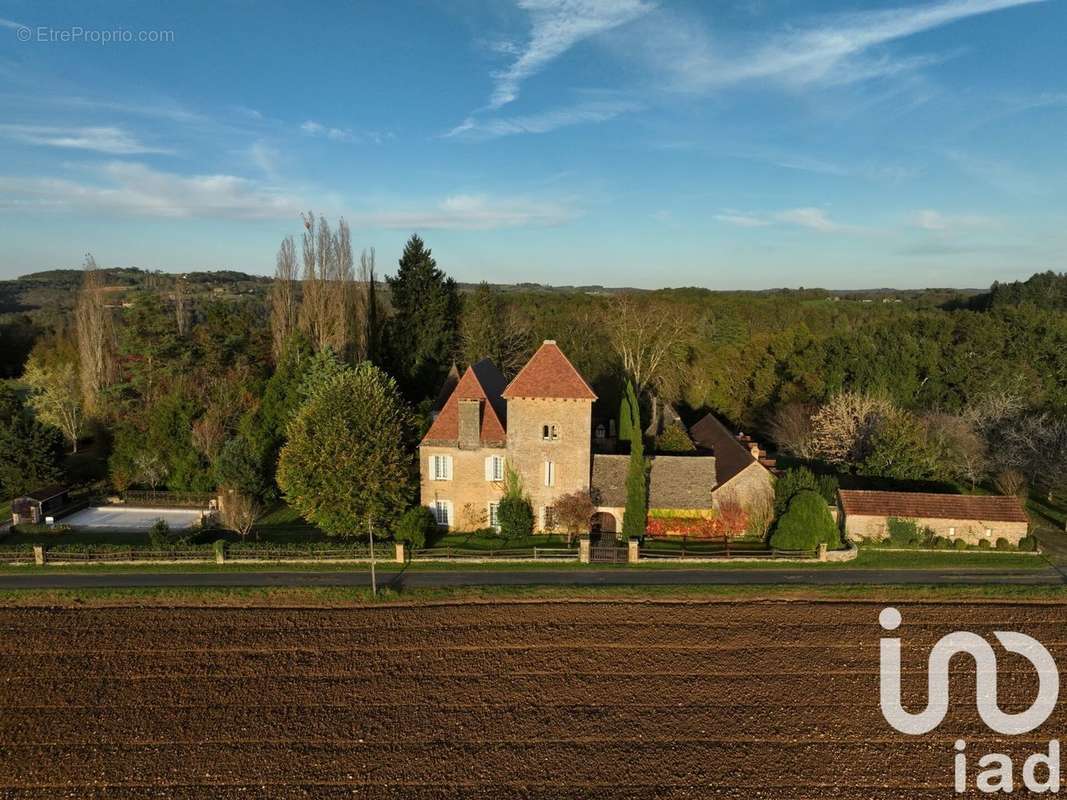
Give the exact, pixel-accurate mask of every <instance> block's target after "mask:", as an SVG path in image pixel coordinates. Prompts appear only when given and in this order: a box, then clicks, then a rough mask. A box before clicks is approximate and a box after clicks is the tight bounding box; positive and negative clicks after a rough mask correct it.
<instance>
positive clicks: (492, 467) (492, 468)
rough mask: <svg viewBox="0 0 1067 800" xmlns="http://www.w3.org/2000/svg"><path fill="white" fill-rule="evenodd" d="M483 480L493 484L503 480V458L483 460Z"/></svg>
mask: <svg viewBox="0 0 1067 800" xmlns="http://www.w3.org/2000/svg"><path fill="white" fill-rule="evenodd" d="M485 479H486V480H487V481H493V482H494V483H499V482H500V481H502V480H504V456H489V457H487V458H486V459H485Z"/></svg>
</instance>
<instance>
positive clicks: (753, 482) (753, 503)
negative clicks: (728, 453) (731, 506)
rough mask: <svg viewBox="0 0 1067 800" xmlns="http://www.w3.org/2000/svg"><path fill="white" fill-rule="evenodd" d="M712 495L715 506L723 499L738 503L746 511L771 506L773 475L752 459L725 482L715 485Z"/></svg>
mask: <svg viewBox="0 0 1067 800" xmlns="http://www.w3.org/2000/svg"><path fill="white" fill-rule="evenodd" d="M713 496H714V498H715V507H716V508H718V507H719V505H720V504H721V503H722V502H723V501H731V502H735V503H739V504H740V505H741V507H742V508H744V509H746V510H748V511H752V510H753V509H756V508H765V507H768V506H769V507H772V508H773V506H774V477H773V476H772V475H771V473H770V471H769V470H768V469H767V468H766V467H764V466H763V465H762V464H760V463H759V462H758V461H753V462H752V463H751V464H749V465H748V466H747V467H745V468H744V469H742V470H741V471H740V472H739V473H737V474H736V475H734V477H732V478H731V479H730V480H728V481H727V482H726V483H724V484H721V485H719V486H716V487H715V491H714V492H713Z"/></svg>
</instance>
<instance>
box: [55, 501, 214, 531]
mask: <svg viewBox="0 0 1067 800" xmlns="http://www.w3.org/2000/svg"><path fill="white" fill-rule="evenodd" d="M200 514H201V512H200V511H197V510H196V509H193V508H131V507H129V506H100V507H94V508H85V509H82V510H81V511H78V512H75V513H74V514H71V515H70V516H69V517H63V518H62V519H59V520H56V521H57V522H59V523H61V524H63V525H70V526H72V527H75V528H127V529H130V530H139V531H146V530H148V529H149V528H151V527H152V526H153V525H154V524H155V522H156V520H158V519H163V520H166V521H167V525H169V526H170V528H171V530H178V529H181V528H188V527H191V526H192V525H194V524H195V523H197V522H199V520H200Z"/></svg>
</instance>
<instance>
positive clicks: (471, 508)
mask: <svg viewBox="0 0 1067 800" xmlns="http://www.w3.org/2000/svg"><path fill="white" fill-rule="evenodd" d="M596 399H597V396H596V394H595V393H594V392H593V390H592V389H591V388H590V386H589V384H588V383H586V381H585V379H584V378H583V377H582V376H581V374H579V372H578V370H576V369H575V368H574V366H573V365H572V364H571V362H570V361H569V360H568V359H567V357H566V356H565V355H564V354H563V351H562V350H560V348H559V347H558V346H557V345H556V343H555V342H554V341H545V342H544V344H542V345H541V347H540V348H539V349H538V350H537V352H536V353H534V355H533V356H532V357H531V358H530V360H529V361H528V362H527V363H526V365H525V366H524V367H523V368H522V369H521V370H520V371H519V373H518V374H517V375H516V376H515V379H514V380H512V381H511V383H507V382H506V380H505V378H504V376H503V375H501V373H500V371H499V370H498V369H497V368H496V367H495V366H494V365H493V364H492V362H490V361H489V360H487V359H486V360H482V361H480V362H478V363H477V364H474V365H473V366H471V367H469V368H468V369H467V370H466V372H464V373H463V375H462V377H460V376H459V374H458V372H456V371H453V373H452V374H451V375H450V376H449V379H448V380H447V381H446V383H445V386H444V387H443V389H442V391H441V394H440V396H439V398H438V402H437V403H436V404H435V417H434V420H433V423H432V424H431V426H430V429H429V430H428V431H427V432H426V435H425V436H424V437H423V439H422V442H421V444H420V446H419V468H420V473H421V480H420V486H421V497H422V504H423V505H425V506H427V507H429V508H430V509H431V510H432V511H433V513H434V516H435V517H436V518H437V522H438V524H439V525H441V526H442V527H448V528H450V529H459V530H474V529H477V528H482V527H486V526H495V525H496V512H497V507H498V503H499V500H500V497H501V495H502V494H503V480H504V474H505V465H510V467H511V468H512V469H514V470H515V471H516V472H518V474H519V475H520V476H521V478H522V483H523V488H524V490H525V492H526V494H527V495H528V496H529V499H530V503H531V505H532V506H533V509H534V527H535V528H536V529H537V530H538V531H552V530H555V529H556V523H555V519H554V512H553V505H554V503H555V502H556V500H557V498H559V497H561V496H563V495H566V494H570V493H572V492H575V491H579V490H586V491H589V492H590V494H591V495H592V497H593V502H594V504H595V506H596V513H595V515H594V517H593V519H592V520H591V521H590V522H591V527H592V529H593V530H600V531H604V532H613V531H617V530H621V527H622V518H623V513H624V509H625V505H626V488H625V487H626V468H627V462H628V460H629V457H628V456H626V455H619V454H617V453H615V420H614V419H608V420H607V421H606V422H604V423H600V422H597V423H596V424H594V418H593V404H594V402H595V401H596ZM688 432H689V435H690V438H691V439H692V440H693V442H694V443H695V445H696V448H697V449H696V450H695V451H694V453H693V454H686V455H670V456H666V455H657V456H653V457H652V458H651V472H650V475H649V498H648V499H649V503H648V505H649V510H650V512H655V511H659V510H662V511H674V512H685V513H689V514H700V513H707V512H710V511H711V510H712V509H714V508H716V507H717V506H718V504H719V503H720V502H721V501H723V500H725V499H726V498H730V499H731V500H734V501H736V502H739V503H741V504H742V505H749V504H751V503H754V502H757V501H760V502H766V501H768V500H769V498H770V497H772V496H773V484H772V477H771V473H770V471H769V469H768V466H769V462H767V461H766V460H765V459H764V458H763V456H764V455H765V454H763V453H762V452H761V451H760V450H759V448H758V446H757V445H756V444H755V443H753V442H750V441H749V440H747V439H745V438H744V437H737V436H734V435H733V434H731V433H730V432H729V431H728V430H727V429H726V428H725V427H724V426H723V425H722V423H720V422H719V421H718V420H717V419H715V417H713V416H711V415H710V414H709V415H708V416H706V417H705V418H704V419H702V420H700V421H699V422H698V423H697V424H696V425H694V426H693V427H692V428H690V429H689V431H688Z"/></svg>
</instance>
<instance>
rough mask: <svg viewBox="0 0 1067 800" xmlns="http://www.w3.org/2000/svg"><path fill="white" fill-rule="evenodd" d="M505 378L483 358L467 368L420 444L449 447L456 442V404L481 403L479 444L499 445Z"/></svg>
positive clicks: (504, 437)
mask: <svg viewBox="0 0 1067 800" xmlns="http://www.w3.org/2000/svg"><path fill="white" fill-rule="evenodd" d="M504 383H505V381H504V376H503V375H501V374H500V371H499V370H498V369H497V368H496V367H495V366H493V362H492V361H490V360H489V359H487V358H483V359H482V360H481V361H479V362H478V363H477V364H475V365H473V366H471V367H468V368H467V371H466V372H464V373H463V377H462V378H460V379H459V383H458V384H456V388H455V389H453V391H452V394H450V395H449V396H448V400H447V401H446V402H445V404H444V407H443V408H442V409H441V411H440V413H438V415H437V416H436V417H435V418H434V421H433V424H432V425H430V429H429V430H428V431H426V435H425V436H424V437H423V438H422V442H423V444H430V443H437V442H440V443H442V444H451V443H453V442H456V441H458V440H459V401H460V400H481V401H483V406H482V429H481V440H482V444H485V445H502V444H504V442H505V440H506V435H505V423H506V421H507V420H506V416H505V412H506V408H505V404H504V401H503V400H502V399H501V397H500V390H501V389H502V388H503V386H504Z"/></svg>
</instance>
